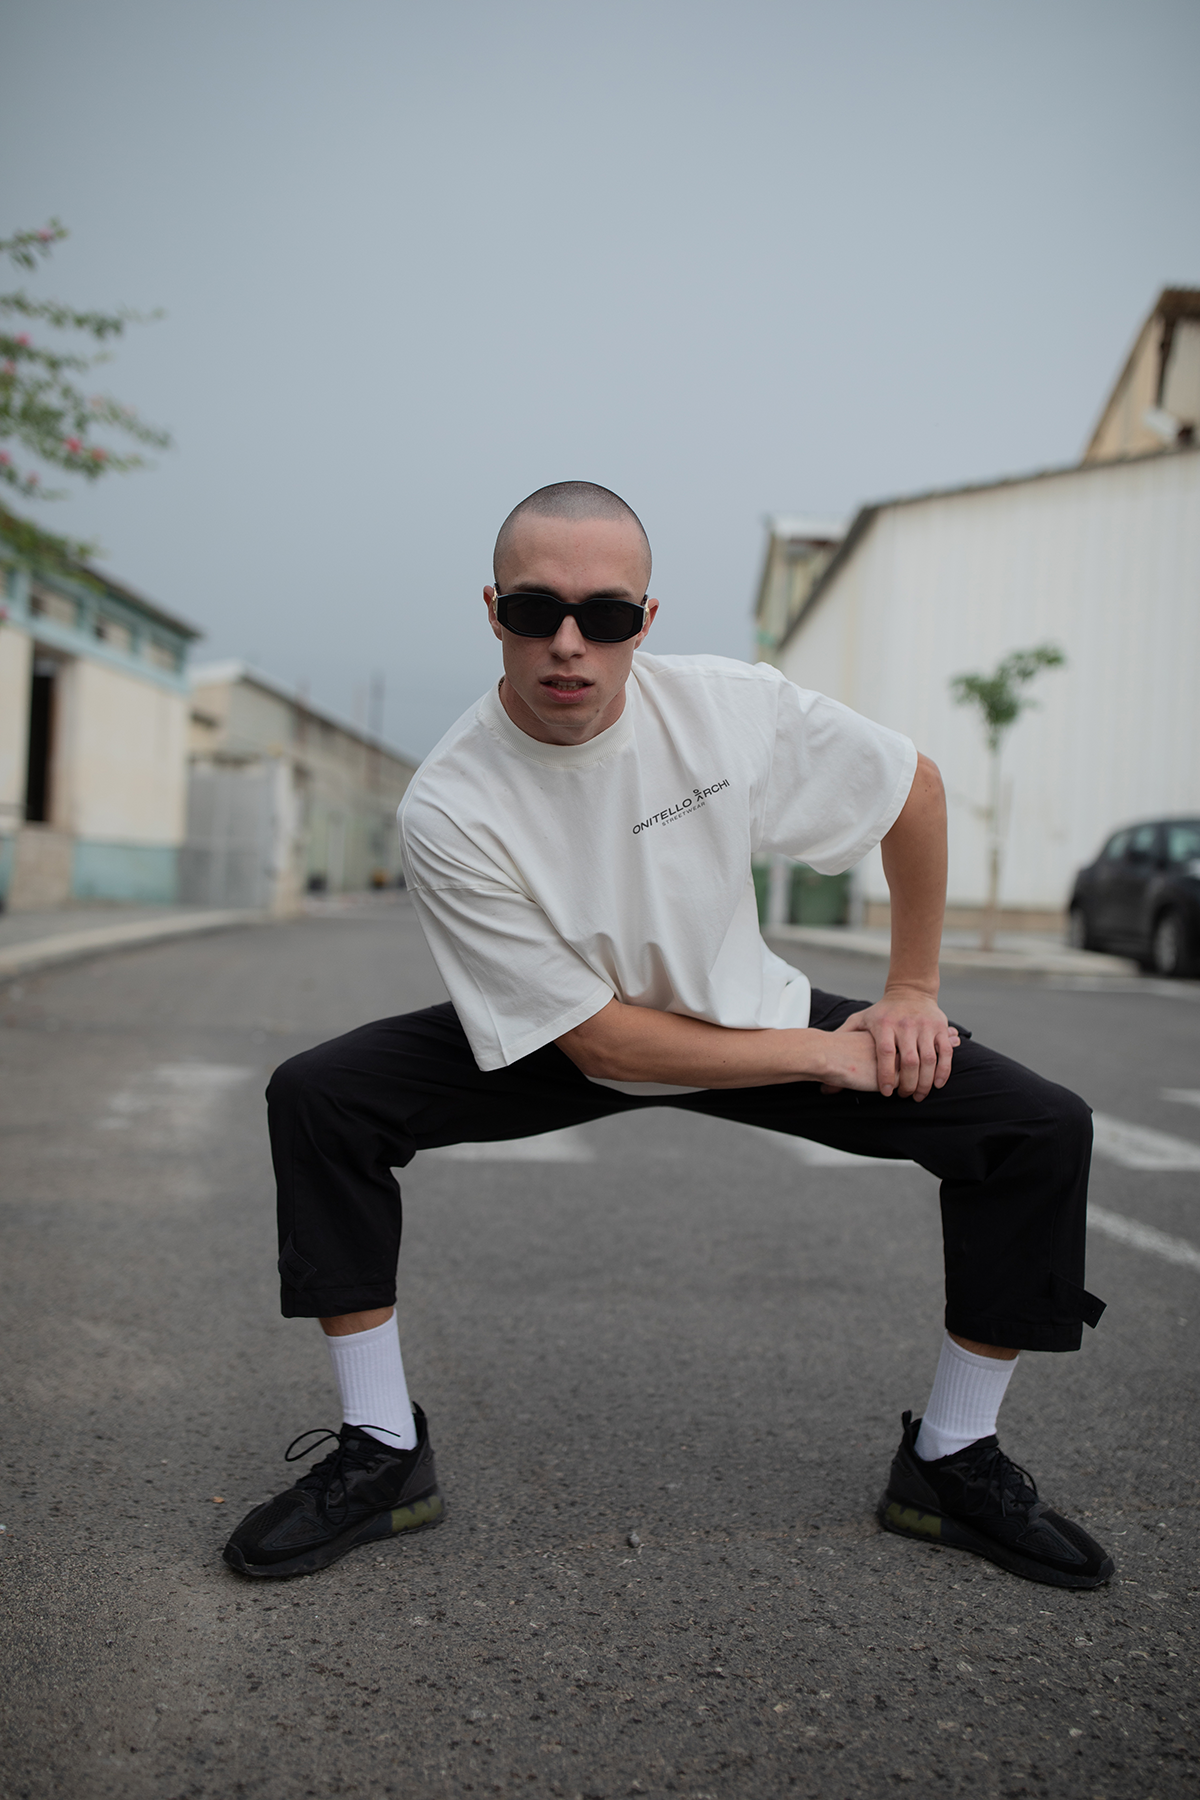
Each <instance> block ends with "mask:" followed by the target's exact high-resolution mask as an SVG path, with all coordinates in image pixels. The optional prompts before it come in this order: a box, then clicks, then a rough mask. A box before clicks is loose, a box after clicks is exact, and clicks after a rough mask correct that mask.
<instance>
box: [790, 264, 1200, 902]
mask: <svg viewBox="0 0 1200 1800" xmlns="http://www.w3.org/2000/svg"><path fill="white" fill-rule="evenodd" d="M1189 308H1193V310H1191V311H1189V310H1188V309H1189ZM1193 345H1194V346H1195V348H1194V349H1193ZM1197 354H1200V292H1198V291H1197V290H1194V289H1169V290H1166V291H1165V292H1164V294H1163V295H1162V296H1161V297H1160V300H1159V302H1158V304H1157V306H1156V308H1155V310H1154V312H1152V314H1151V317H1150V319H1149V320H1148V321H1147V324H1146V326H1145V327H1144V328H1143V330H1142V332H1141V334H1140V335H1139V338H1138V343H1137V345H1136V346H1135V349H1134V352H1133V354H1132V356H1131V357H1130V359H1129V362H1128V363H1127V364H1126V366H1125V369H1124V370H1123V371H1122V374H1121V376H1120V377H1119V379H1118V381H1117V384H1116V386H1115V388H1114V390H1113V395H1112V397H1111V398H1110V400H1109V402H1108V403H1107V405H1106V406H1105V409H1104V411H1103V413H1102V415H1101V421H1100V424H1099V426H1098V427H1097V429H1096V432H1095V433H1094V434H1093V437H1092V439H1091V441H1090V443H1089V445H1088V449H1087V451H1086V453H1085V458H1084V460H1083V461H1082V462H1081V463H1080V464H1079V465H1077V466H1074V467H1069V468H1064V469H1052V470H1048V471H1046V472H1043V473H1040V474H1034V475H1029V476H1022V477H1017V478H1015V479H1011V480H1005V481H996V482H989V483H983V484H979V485H975V486H970V487H963V488H958V489H951V490H947V491H944V492H937V493H929V494H918V495H913V496H909V497H904V498H900V499H896V500H889V501H884V502H881V503H879V504H877V505H871V506H866V507H864V508H863V509H862V510H861V511H860V512H859V513H858V515H857V516H856V518H855V519H854V521H853V523H852V525H851V527H850V529H849V531H848V532H847V533H846V535H845V537H844V539H843V540H842V542H841V543H840V545H839V546H838V547H837V549H836V550H835V552H834V554H833V555H832V556H831V557H830V558H828V559H827V561H826V563H825V565H824V567H823V568H822V570H821V572H820V573H819V575H818V577H817V579H816V580H815V581H814V582H813V583H812V584H811V585H810V587H809V590H808V593H807V595H806V597H805V599H804V602H803V604H802V606H801V607H800V609H799V611H798V612H797V614H796V616H795V617H794V619H793V620H792V622H791V624H790V627H789V629H788V631H787V633H786V635H785V636H784V637H783V639H782V640H781V642H780V643H779V644H778V646H777V647H776V649H775V653H774V655H773V658H772V660H774V661H776V662H777V663H778V665H779V666H780V667H781V668H782V669H783V670H784V672H785V673H786V674H787V675H788V676H789V677H790V679H791V680H793V681H795V682H797V683H799V685H800V686H802V687H810V688H816V689H819V690H820V691H822V692H824V693H827V694H829V695H831V696H832V697H833V698H835V699H838V700H842V701H844V702H845V703H846V704H847V705H849V706H852V707H854V708H855V709H856V710H857V711H859V712H862V713H865V714H867V715H868V716H870V717H871V718H875V719H879V720H880V721H882V722H883V723H884V724H887V725H892V726H895V727H896V728H897V729H899V730H901V731H904V732H906V733H907V734H908V735H909V736H911V737H912V738H913V739H914V741H915V742H916V744H917V745H918V747H919V748H920V749H922V750H924V751H926V752H927V753H928V754H929V755H930V756H932V757H933V759H934V760H935V761H936V762H937V763H938V764H939V765H940V767H941V770H942V774H943V777H944V779H945V782H946V787H947V794H948V800H949V807H950V879H949V902H950V905H949V912H948V921H949V922H950V923H951V924H961V925H965V924H968V923H972V922H973V921H974V920H975V919H976V918H977V916H978V912H979V910H980V908H981V906H982V904H983V901H984V898H985V891H986V867H987V862H986V819H985V813H984V805H985V802H986V799H987V792H988V789H987V760H986V757H987V753H986V747H985V744H984V740H983V733H982V730H981V728H980V722H979V719H978V716H977V714H976V713H975V712H974V711H968V710H965V709H963V708H961V707H957V706H955V705H954V704H953V702H952V699H951V695H950V682H951V679H952V678H953V677H954V676H955V675H959V674H963V673H968V672H974V671H980V672H985V673H986V672H990V671H991V669H992V668H993V667H994V666H995V664H996V663H997V662H999V661H1000V659H1001V658H1002V657H1004V656H1006V655H1007V654H1009V653H1010V652H1011V651H1013V650H1015V649H1026V648H1029V647H1031V646H1033V645H1035V644H1040V643H1045V642H1052V643H1055V644H1057V645H1058V646H1059V647H1060V648H1061V649H1062V650H1063V651H1064V652H1065V654H1066V658H1067V661H1066V666H1065V668H1064V669H1062V670H1061V671H1052V672H1049V673H1047V674H1045V675H1044V676H1042V677H1040V678H1039V681H1038V683H1037V686H1036V688H1035V689H1034V690H1033V695H1034V698H1035V699H1036V703H1037V708H1036V710H1034V711H1031V712H1030V713H1028V714H1027V715H1026V716H1024V717H1023V718H1022V719H1021V720H1020V722H1019V723H1018V724H1017V726H1016V727H1015V729H1014V730H1013V731H1012V733H1011V734H1010V735H1009V737H1008V738H1007V740H1006V742H1005V746H1004V752H1003V764H1002V768H1003V793H1002V809H1003V813H1004V832H1005V856H1004V878H1003V888H1002V904H1003V907H1004V909H1005V917H1004V923H1005V925H1006V926H1007V927H1008V928H1009V929H1013V928H1019V927H1022V926H1024V927H1027V928H1030V929H1040V930H1045V929H1049V928H1051V927H1056V926H1057V925H1058V923H1059V922H1060V921H1061V918H1062V914H1063V909H1064V908H1065V905H1066V901H1067V897H1068V891H1069V887H1070V882H1071V877H1072V875H1073V872H1074V871H1075V869H1077V868H1078V867H1079V866H1080V865H1082V864H1083V863H1086V862H1088V861H1090V860H1091V858H1092V856H1094V855H1095V853H1096V851H1097V850H1098V849H1099V847H1100V845H1101V842H1102V841H1103V839H1104V838H1105V836H1106V835H1107V834H1108V833H1109V832H1111V831H1112V830H1113V829H1115V828H1116V827H1117V826H1119V825H1122V824H1124V823H1127V822H1130V821H1133V820H1136V819H1138V818H1148V817H1154V816H1165V815H1169V814H1171V813H1183V814H1200V706H1198V705H1197V701H1196V695H1197V693H1198V692H1200V448H1197V447H1196V445H1195V442H1194V440H1195V431H1194V420H1195V416H1196V413H1197V411H1200V405H1198V404H1197V402H1200V361H1196V362H1193V357H1194V356H1195V355H1197ZM1189 409H1190V411H1189ZM1147 415H1149V422H1147ZM1168 427H1169V428H1168ZM775 554H776V545H775V537H774V534H772V540H771V543H770V544H769V546H768V550H767V557H766V562H767V566H768V567H769V566H770V563H771V559H772V556H773V555H775ZM853 886H854V894H855V899H854V904H853V907H852V912H853V916H855V917H859V918H865V919H866V921H867V922H868V923H871V922H879V923H882V922H883V921H884V920H885V919H886V917H887V885H886V882H885V881H884V877H883V868H882V862H881V859H880V856H879V852H878V851H875V852H874V853H873V854H872V855H871V856H870V857H868V858H867V860H866V861H865V862H864V863H863V864H862V865H861V866H860V868H859V869H858V870H857V871H855V874H854V878H853Z"/></svg>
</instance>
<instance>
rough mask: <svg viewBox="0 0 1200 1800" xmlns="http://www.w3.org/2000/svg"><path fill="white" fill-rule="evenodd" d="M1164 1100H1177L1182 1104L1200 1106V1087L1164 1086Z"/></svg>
mask: <svg viewBox="0 0 1200 1800" xmlns="http://www.w3.org/2000/svg"><path fill="white" fill-rule="evenodd" d="M1162 1097H1163V1099H1164V1100H1177V1101H1178V1102H1179V1104H1180V1106H1200V1088H1164V1089H1163V1091H1162Z"/></svg>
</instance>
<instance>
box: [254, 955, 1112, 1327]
mask: <svg viewBox="0 0 1200 1800" xmlns="http://www.w3.org/2000/svg"><path fill="white" fill-rule="evenodd" d="M866 1004H867V1002H866V1001H863V1000H845V999H841V998H839V997H838V996H836V995H833V994H823V993H820V992H816V991H814V993H813V1001H812V1014H811V1019H810V1023H811V1024H812V1025H813V1026H814V1027H817V1028H819V1029H821V1030H826V1031H832V1030H833V1029H834V1028H835V1027H836V1026H838V1025H840V1024H841V1023H842V1021H843V1020H844V1019H846V1018H848V1017H849V1015H850V1014H851V1013H853V1012H858V1011H860V1010H861V1009H862V1008H863V1007H864V1006H865V1005H866ZM267 1101H268V1107H269V1117H270V1126H271V1149H272V1154H273V1156H274V1161H275V1175H276V1181H277V1184H278V1193H279V1243H280V1256H279V1272H280V1275H281V1277H282V1281H283V1313H284V1316H285V1317H287V1318H294V1317H301V1318H323V1317H329V1316H336V1315H338V1314H341V1313H350V1312H365V1311H367V1310H368V1309H370V1308H372V1307H380V1306H390V1305H391V1304H392V1303H393V1302H394V1300H395V1298H396V1263H397V1258H398V1256H399V1251H400V1218H401V1208H400V1193H399V1189H398V1187H397V1185H396V1180H395V1177H394V1176H393V1175H392V1173H391V1171H392V1169H393V1168H394V1167H396V1168H402V1167H404V1165H405V1164H407V1163H409V1162H411V1160H412V1158H413V1157H414V1156H415V1154H416V1152H417V1151H418V1150H428V1149H432V1148H433V1147H434V1146H436V1145H441V1144H461V1143H483V1142H488V1141H491V1140H494V1139H499V1138H517V1137H533V1136H535V1135H537V1134H538V1133H539V1132H543V1131H555V1130H557V1129H559V1128H560V1127H562V1126H565V1125H581V1124H586V1123H587V1122H588V1120H590V1119H600V1118H604V1117H605V1116H607V1115H610V1114H613V1113H621V1112H632V1111H634V1110H636V1109H638V1108H641V1107H646V1106H662V1105H667V1106H676V1107H679V1108H680V1109H681V1110H682V1111H684V1112H702V1113H708V1114H710V1115H711V1116H713V1117H715V1118H722V1119H739V1120H741V1121H743V1122H744V1123H746V1124H750V1125H762V1126H766V1127H768V1128H769V1129H770V1130H772V1131H781V1132H785V1133H787V1134H788V1135H790V1136H793V1137H804V1138H812V1139H815V1140H816V1141H817V1142H818V1143H822V1144H831V1145H833V1146H835V1147H836V1148H838V1149H841V1150H853V1151H857V1152H858V1153H859V1154H860V1155H864V1156H879V1157H891V1158H893V1159H896V1158H899V1159H909V1158H911V1159H912V1160H913V1161H914V1162H917V1163H920V1164H921V1166H922V1167H923V1168H926V1169H928V1170H929V1171H930V1172H931V1173H932V1174H934V1175H937V1176H938V1177H940V1179H941V1184H942V1186H941V1206H942V1232H943V1240H944V1246H945V1262H946V1327H947V1329H948V1330H950V1331H953V1332H955V1333H956V1334H957V1335H958V1336H959V1337H965V1338H973V1339H975V1340H976V1341H977V1342H979V1343H984V1344H1001V1345H1005V1346H1007V1347H1010V1348H1013V1349H1020V1350H1024V1349H1028V1350H1077V1349H1078V1348H1079V1344H1080V1340H1081V1338H1082V1335H1083V1332H1082V1323H1086V1324H1088V1325H1095V1324H1096V1322H1097V1320H1098V1319H1099V1317H1100V1314H1101V1313H1102V1312H1103V1310H1104V1305H1103V1302H1102V1301H1099V1300H1097V1299H1096V1298H1095V1297H1094V1296H1093V1295H1091V1294H1089V1293H1087V1292H1086V1291H1085V1289H1084V1285H1083V1279H1084V1238H1085V1231H1086V1222H1087V1178H1088V1165H1089V1161H1090V1157H1091V1144H1092V1121H1091V1112H1090V1110H1089V1108H1088V1107H1087V1106H1085V1105H1084V1103H1083V1101H1082V1100H1080V1099H1079V1098H1078V1097H1077V1096H1076V1095H1075V1094H1072V1093H1070V1092H1069V1091H1068V1090H1067V1089H1066V1088H1061V1087H1056V1086H1055V1084H1054V1083H1053V1082H1050V1081H1043V1080H1042V1079H1041V1077H1040V1076H1038V1075H1034V1074H1033V1073H1032V1072H1031V1071H1030V1070H1029V1069H1025V1068H1022V1066H1021V1065H1020V1063H1015V1062H1010V1061H1009V1059H1008V1058H1007V1057H1004V1056H1000V1055H998V1054H997V1053H996V1052H995V1051H993V1050H987V1049H985V1048H984V1047H983V1046H982V1045H981V1044H977V1043H975V1042H974V1041H973V1040H972V1039H971V1038H970V1037H969V1036H964V1038H963V1042H962V1044H961V1045H960V1047H959V1048H958V1049H957V1050H956V1051H955V1052H954V1067H953V1070H952V1073H951V1075H950V1079H949V1081H948V1082H947V1083H946V1085H945V1087H944V1088H939V1089H934V1091H933V1092H932V1093H931V1094H930V1095H929V1097H928V1098H927V1099H925V1100H923V1101H921V1102H920V1104H917V1103H916V1102H914V1101H912V1100H901V1099H898V1098H897V1097H896V1096H894V1095H893V1096H892V1097H890V1098H886V1099H885V1098H884V1096H883V1095H882V1094H856V1093H849V1092H845V1091H843V1092H842V1093H838V1094H822V1093H821V1091H820V1086H819V1084H818V1083H817V1082H815V1081H797V1082H788V1083H784V1084H781V1085H779V1086H774V1087H753V1088H707V1089H704V1090H703V1091H701V1092H700V1093H695V1094H681V1095H679V1096H678V1097H675V1098H671V1099H666V1100H664V1099H663V1098H662V1097H660V1096H655V1097H653V1098H645V1097H641V1096H638V1097H634V1096H630V1095H626V1094H620V1093H617V1092H615V1091H614V1090H613V1089H611V1088H604V1087H599V1086H597V1084H596V1083H595V1082H592V1081H589V1080H588V1079H587V1077H586V1076H584V1075H581V1074H580V1072H579V1070H578V1069H577V1068H576V1067H575V1065H574V1063H573V1062H571V1060H570V1058H569V1057H567V1056H565V1055H564V1054H563V1052H562V1051H561V1050H559V1049H558V1048H557V1046H556V1045H553V1044H551V1045H548V1046H547V1047H546V1048H545V1049H542V1050H538V1051H535V1052H534V1054H533V1055H532V1056H526V1057H523V1058H522V1059H521V1061H520V1062H516V1063H513V1064H512V1066H511V1067H510V1068H507V1069H497V1070H494V1071H492V1072H491V1073H489V1074H483V1073H481V1071H480V1070H479V1069H478V1068H477V1067H476V1065H475V1059H474V1057H473V1056H472V1055H471V1051H470V1049H469V1047H468V1044H467V1040H466V1037H465V1036H464V1033H463V1029H462V1026H461V1025H460V1024H459V1022H458V1016H457V1014H456V1013H455V1011H454V1008H453V1007H452V1006H450V1005H442V1006H430V1007H426V1008H425V1010H424V1011H422V1012H415V1013H408V1014H406V1015H404V1016H403V1017H401V1018H398V1019H379V1020H377V1021H376V1022H375V1023H374V1024H371V1025H363V1026H361V1027H360V1028H359V1029H358V1030H357V1031H351V1032H348V1033H347V1035H346V1036H345V1037H340V1038H334V1039H333V1041H332V1042H330V1043H328V1044H321V1045H319V1046H318V1047H317V1048H316V1049H315V1050H308V1051H305V1052H304V1053H303V1054H302V1055H300V1056H294V1057H292V1058H291V1060H290V1061H288V1062H286V1063H284V1064H283V1065H282V1066H281V1067H280V1068H279V1069H277V1070H276V1071H275V1074H274V1075H273V1077H272V1078H271V1083H270V1086H269V1088H268V1090H267ZM464 1173H465V1172H464ZM466 1178H468V1179H469V1177H466Z"/></svg>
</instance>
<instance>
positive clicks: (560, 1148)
mask: <svg viewBox="0 0 1200 1800" xmlns="http://www.w3.org/2000/svg"><path fill="white" fill-rule="evenodd" d="M421 1154H422V1155H423V1156H426V1157H429V1158H431V1159H432V1160H434V1161H435V1162H519V1163H530V1162H541V1163H588V1162H595V1160H596V1152H595V1151H594V1150H593V1149H592V1146H591V1145H590V1144H589V1143H588V1141H587V1138H586V1137H585V1136H584V1134H583V1131H582V1129H581V1128H580V1127H579V1126H578V1125H568V1126H567V1127H566V1129H565V1130H563V1131H544V1132H541V1133H540V1134H539V1136H537V1137H524V1138H503V1139H501V1140H500V1141H499V1142H497V1143H487V1144H446V1145H445V1146H443V1147H442V1148H441V1149H438V1150H423V1151H422V1152H421Z"/></svg>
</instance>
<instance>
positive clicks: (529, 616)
mask: <svg viewBox="0 0 1200 1800" xmlns="http://www.w3.org/2000/svg"><path fill="white" fill-rule="evenodd" d="M504 612H505V616H504V618H503V619H502V621H501V623H502V624H505V625H507V626H508V629H509V630H510V631H515V632H516V633H517V635H518V637H553V636H554V634H555V632H556V631H557V630H558V628H559V626H560V625H561V624H562V622H563V610H562V607H561V606H560V605H559V604H558V601H557V600H550V599H543V598H542V596H541V595H540V594H514V595H513V597H512V598H511V599H510V600H509V601H508V602H507V604H506V606H505V609H504Z"/></svg>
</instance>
